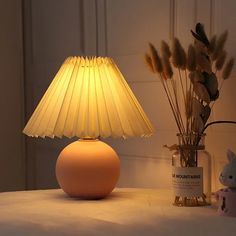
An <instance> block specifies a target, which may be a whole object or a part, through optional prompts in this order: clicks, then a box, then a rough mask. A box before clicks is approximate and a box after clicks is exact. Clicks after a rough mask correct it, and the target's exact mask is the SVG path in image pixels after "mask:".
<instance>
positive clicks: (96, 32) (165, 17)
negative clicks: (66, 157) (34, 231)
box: [25, 0, 236, 188]
mask: <svg viewBox="0 0 236 236" xmlns="http://www.w3.org/2000/svg"><path fill="white" fill-rule="evenodd" d="M26 3H27V6H28V8H27V9H28V12H27V22H28V23H27V25H26V27H27V29H28V30H26V35H25V36H26V38H27V39H28V43H27V45H26V46H27V48H26V50H27V54H26V56H27V58H26V61H27V64H26V74H27V78H26V79H27V81H28V83H27V84H28V88H27V91H28V92H27V93H32V94H31V96H30V98H32V102H31V103H32V104H31V105H29V106H28V108H29V114H30V113H31V112H32V111H33V109H34V107H35V106H36V104H37V103H38V101H39V99H40V98H41V97H42V95H43V93H44V91H45V89H46V88H47V86H48V85H49V83H50V81H51V80H52V78H53V76H54V74H55V73H56V71H57V69H58V68H59V67H60V64H61V63H62V61H63V60H64V58H65V57H67V56H68V55H78V54H84V55H91V54H95V53H96V52H98V54H99V55H106V54H107V55H109V56H111V57H113V58H114V59H115V61H116V62H117V64H118V66H119V67H120V69H121V71H122V72H123V74H124V76H125V78H126V79H127V81H128V82H129V84H130V86H131V88H132V89H133V91H134V93H135V94H136V96H137V98H138V99H139V101H140V103H141V104H142V105H143V108H144V110H145V111H146V113H147V114H148V116H149V117H150V119H151V121H152V122H153V124H154V126H155V127H156V130H157V132H156V134H155V135H154V136H153V137H151V138H149V139H140V138H134V139H130V140H119V139H117V140H112V139H108V140H106V141H107V142H109V143H110V144H111V145H112V146H113V147H114V148H115V149H116V150H117V152H118V153H119V155H120V158H121V163H122V170H121V178H120V182H119V186H129V187H164V186H165V187H168V186H170V185H171V181H170V167H171V154H170V153H169V152H168V151H167V150H165V149H163V147H162V146H163V144H169V145H171V144H173V143H176V141H177V140H176V137H175V134H176V127H175V124H174V121H173V118H172V116H171V113H170V109H169V106H168V104H167V101H166V98H165V95H164V93H163V90H162V87H161V83H160V81H159V79H158V78H155V77H154V76H153V75H151V74H150V73H149V72H148V70H147V69H146V67H145V65H144V63H143V54H144V52H145V51H146V50H147V43H148V42H149V41H151V42H153V43H155V44H158V43H159V42H160V41H161V40H162V39H165V40H167V41H169V40H170V39H171V38H172V37H173V36H178V37H179V38H180V39H181V41H183V43H184V45H187V44H188V43H189V42H191V40H192V39H191V34H190V32H189V30H190V29H193V28H194V26H195V24H196V22H197V21H201V22H203V23H204V25H205V28H206V30H207V33H208V34H210V35H213V34H214V33H221V32H222V31H223V30H224V29H229V31H230V37H229V41H228V49H229V53H230V54H231V55H234V56H235V57H236V47H235V42H236V32H235V26H234V22H235V21H236V19H235V16H236V15H235V13H234V9H235V8H236V2H235V1H234V0H227V1H223V0H205V1H203V0H119V1H116V0H99V1H94V0H70V1H66V0H60V1H56V0H50V1H36V0H27V1H26ZM95 3H96V4H95ZM29 22H31V24H29ZM235 76H236V74H235V70H234V71H233V76H232V79H231V80H229V81H227V83H226V84H225V86H224V88H223V91H222V98H220V99H219V100H218V101H217V104H216V105H215V106H214V111H213V115H212V120H215V119H223V118H225V119H234V120H236V109H235V99H236V93H235V92H234V91H235V88H236V80H235V78H234V77H235ZM29 114H28V115H29ZM30 142H35V145H34V147H33V150H31V154H30V156H29V158H30V160H31V161H32V163H31V164H30V165H29V169H30V170H32V169H34V170H35V171H34V172H33V176H32V178H35V181H34V183H33V185H32V186H33V187H36V188H50V187H53V186H56V180H55V175H54V166H55V161H56V158H57V155H58V153H59V152H60V150H61V149H62V148H63V147H64V145H65V144H66V143H68V142H70V140H68V139H63V140H59V139H55V140H50V139H46V140H42V139H37V140H34V141H28V144H30ZM29 146H30V145H29ZM31 147H32V145H31ZM228 147H229V148H232V149H233V150H234V151H236V128H235V127H234V126H218V127H215V128H212V129H209V130H208V131H207V149H208V150H209V151H210V152H211V154H212V156H213V173H214V175H213V178H214V187H215V188H217V187H219V185H218V182H217V181H215V180H216V179H217V175H218V172H219V169H220V168H221V166H222V164H224V162H225V160H226V159H225V152H226V149H227V148H228Z"/></svg>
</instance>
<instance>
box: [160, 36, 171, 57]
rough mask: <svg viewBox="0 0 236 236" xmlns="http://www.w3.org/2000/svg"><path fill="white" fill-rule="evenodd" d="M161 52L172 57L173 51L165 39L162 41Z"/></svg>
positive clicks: (164, 55)
mask: <svg viewBox="0 0 236 236" xmlns="http://www.w3.org/2000/svg"><path fill="white" fill-rule="evenodd" d="M161 53H162V56H163V57H167V58H170V57H171V51H170V48H169V45H168V44H167V43H166V42H165V41H164V40H162V41H161Z"/></svg>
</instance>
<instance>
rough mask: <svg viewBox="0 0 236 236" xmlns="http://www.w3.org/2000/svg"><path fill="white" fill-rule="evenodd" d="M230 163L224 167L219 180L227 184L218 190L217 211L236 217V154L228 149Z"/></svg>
mask: <svg viewBox="0 0 236 236" xmlns="http://www.w3.org/2000/svg"><path fill="white" fill-rule="evenodd" d="M227 158H228V160H229V163H228V164H226V165H225V166H224V167H223V170H222V171H221V174H220V177H219V180H220V182H221V183H222V184H223V185H225V186H227V188H222V189H220V190H219V191H217V192H216V199H217V200H218V210H217V213H218V214H219V215H222V216H231V217H236V155H235V153H233V152H232V151H231V150H228V151H227Z"/></svg>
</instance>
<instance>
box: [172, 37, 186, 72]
mask: <svg viewBox="0 0 236 236" xmlns="http://www.w3.org/2000/svg"><path fill="white" fill-rule="evenodd" d="M172 59H173V61H172V62H173V65H174V66H175V67H177V68H180V69H185V68H186V54H185V51H184V49H183V47H182V46H181V44H180V42H179V40H178V39H177V38H174V40H173V44H172Z"/></svg>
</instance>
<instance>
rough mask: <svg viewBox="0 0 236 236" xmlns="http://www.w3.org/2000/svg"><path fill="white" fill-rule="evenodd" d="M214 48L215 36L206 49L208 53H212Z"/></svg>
mask: <svg viewBox="0 0 236 236" xmlns="http://www.w3.org/2000/svg"><path fill="white" fill-rule="evenodd" d="M215 47H216V35H214V36H213V37H212V38H211V40H210V44H209V47H208V50H209V53H213V52H214V50H215Z"/></svg>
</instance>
